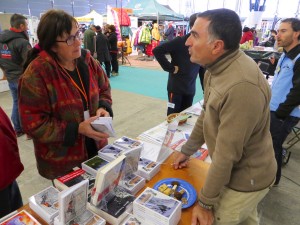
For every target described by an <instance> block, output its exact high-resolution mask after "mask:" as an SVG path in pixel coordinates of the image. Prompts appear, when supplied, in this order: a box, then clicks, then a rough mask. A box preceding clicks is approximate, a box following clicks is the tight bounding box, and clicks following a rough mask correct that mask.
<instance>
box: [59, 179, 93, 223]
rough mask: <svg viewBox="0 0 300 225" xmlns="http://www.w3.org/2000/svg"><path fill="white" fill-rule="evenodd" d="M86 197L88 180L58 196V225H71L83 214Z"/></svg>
mask: <svg viewBox="0 0 300 225" xmlns="http://www.w3.org/2000/svg"><path fill="white" fill-rule="evenodd" d="M87 196H88V180H83V181H81V182H80V183H78V184H75V185H74V186H72V187H70V188H69V189H66V190H64V191H62V192H60V193H59V194H58V200H59V224H72V223H73V221H74V220H75V219H76V218H77V217H79V216H80V215H81V214H83V213H85V210H86V204H87Z"/></svg>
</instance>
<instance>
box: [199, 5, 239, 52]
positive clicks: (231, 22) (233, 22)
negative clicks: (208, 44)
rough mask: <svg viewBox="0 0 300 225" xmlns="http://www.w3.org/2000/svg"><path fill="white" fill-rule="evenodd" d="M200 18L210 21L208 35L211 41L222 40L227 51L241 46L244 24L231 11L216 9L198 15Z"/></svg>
mask: <svg viewBox="0 0 300 225" xmlns="http://www.w3.org/2000/svg"><path fill="white" fill-rule="evenodd" d="M198 18H205V19H207V20H208V21H210V24H209V26H208V33H209V36H210V37H209V38H210V39H220V40H222V41H223V42H224V49H225V50H235V49H238V48H239V46H240V40H241V37H242V24H241V21H240V18H239V16H238V15H237V14H236V13H235V12H234V11H232V10H230V9H223V8H222V9H214V10H208V11H205V12H203V13H200V14H198Z"/></svg>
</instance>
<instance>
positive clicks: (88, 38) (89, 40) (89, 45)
mask: <svg viewBox="0 0 300 225" xmlns="http://www.w3.org/2000/svg"><path fill="white" fill-rule="evenodd" d="M95 38H96V28H95V25H90V27H89V29H87V30H85V31H84V34H83V44H84V48H85V49H88V50H90V52H91V54H92V55H94V52H95V51H96V49H95Z"/></svg>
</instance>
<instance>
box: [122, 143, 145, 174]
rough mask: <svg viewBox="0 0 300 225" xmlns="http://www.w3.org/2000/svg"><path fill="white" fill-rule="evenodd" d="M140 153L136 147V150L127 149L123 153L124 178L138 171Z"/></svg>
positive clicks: (139, 148)
mask: <svg viewBox="0 0 300 225" xmlns="http://www.w3.org/2000/svg"><path fill="white" fill-rule="evenodd" d="M141 151H142V148H141V147H136V148H132V149H128V150H126V151H125V152H124V153H123V154H124V155H125V157H126V158H125V168H124V176H127V175H130V174H133V173H135V172H136V171H137V170H138V166H139V160H140V156H141Z"/></svg>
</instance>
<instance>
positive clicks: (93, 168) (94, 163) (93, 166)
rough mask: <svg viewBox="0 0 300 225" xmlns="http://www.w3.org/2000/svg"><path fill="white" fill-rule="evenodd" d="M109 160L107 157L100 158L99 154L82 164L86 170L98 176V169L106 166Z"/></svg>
mask: <svg viewBox="0 0 300 225" xmlns="http://www.w3.org/2000/svg"><path fill="white" fill-rule="evenodd" d="M108 163H109V162H108V161H107V160H105V159H102V158H100V157H99V156H97V155H96V156H94V157H93V158H91V159H89V160H87V161H85V162H82V163H81V166H82V169H83V170H85V171H86V172H88V173H90V174H92V175H93V176H96V174H97V171H98V170H99V169H100V168H101V167H103V166H105V165H106V164H108Z"/></svg>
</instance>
